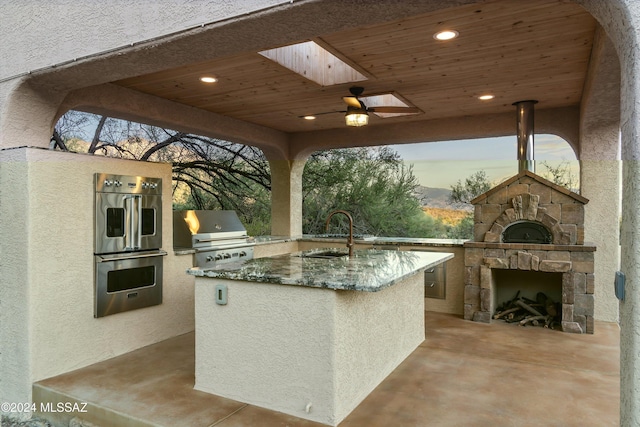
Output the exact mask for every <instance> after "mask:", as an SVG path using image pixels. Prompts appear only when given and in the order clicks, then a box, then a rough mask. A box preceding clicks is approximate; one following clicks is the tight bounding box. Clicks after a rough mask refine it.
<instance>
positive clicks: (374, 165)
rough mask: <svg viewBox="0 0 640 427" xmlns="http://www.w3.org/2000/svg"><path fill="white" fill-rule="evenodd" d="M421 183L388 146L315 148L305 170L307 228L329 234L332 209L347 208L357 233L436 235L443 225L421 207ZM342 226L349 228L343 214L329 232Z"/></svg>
mask: <svg viewBox="0 0 640 427" xmlns="http://www.w3.org/2000/svg"><path fill="white" fill-rule="evenodd" d="M417 186H418V182H417V179H416V177H415V176H414V175H413V172H412V170H411V168H407V167H406V166H404V164H403V163H402V161H401V160H400V157H399V155H398V154H397V153H396V152H395V151H393V150H391V149H390V148H388V147H378V148H373V147H366V148H364V147H363V148H349V149H337V150H327V151H319V152H316V153H314V154H313V155H312V156H311V157H310V158H309V160H308V161H307V164H306V166H305V170H304V174H303V232H304V233H307V234H322V233H325V221H326V218H327V216H328V214H329V213H330V212H331V211H333V210H335V209H344V210H346V211H348V212H350V213H351V214H352V216H353V218H354V223H355V224H354V232H355V233H358V234H371V235H377V236H400V237H436V236H437V235H438V234H439V233H442V232H443V231H444V226H443V225H442V223H441V222H440V221H437V220H435V219H433V218H432V217H430V216H428V215H426V214H425V213H424V212H423V211H422V209H421V206H420V202H419V200H418V199H417V198H416V197H415V195H414V190H415V189H416V187H417ZM338 231H340V232H342V233H344V232H346V231H347V221H346V219H345V218H344V217H342V216H339V217H334V219H332V222H331V228H330V232H331V233H337V232H338Z"/></svg>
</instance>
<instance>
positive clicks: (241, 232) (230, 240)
mask: <svg viewBox="0 0 640 427" xmlns="http://www.w3.org/2000/svg"><path fill="white" fill-rule="evenodd" d="M254 244H255V243H254V242H252V240H251V238H250V237H249V236H248V235H247V230H246V229H245V227H244V225H242V222H240V218H238V215H237V214H236V213H235V211H222V210H188V211H173V247H174V249H176V250H181V249H182V250H184V249H194V250H195V257H194V267H200V268H214V267H219V266H221V265H224V264H227V263H232V262H238V261H241V260H247V259H251V258H253V246H254Z"/></svg>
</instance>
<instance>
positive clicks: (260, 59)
mask: <svg viewBox="0 0 640 427" xmlns="http://www.w3.org/2000/svg"><path fill="white" fill-rule="evenodd" d="M362 7H364V5H362ZM396 7H397V6H396ZM325 19H326V18H325ZM290 24H291V25H295V24H294V23H290ZM596 28H597V24H596V21H595V20H594V19H593V17H592V16H591V15H590V14H589V13H587V12H586V11H585V10H584V9H583V8H582V7H580V6H579V5H577V4H575V3H573V2H566V1H558V0H536V1H527V2H523V1H513V0H495V1H487V2H480V3H474V4H468V5H463V6H458V7H451V8H446V9H441V10H436V11H433V12H429V13H422V14H419V15H413V16H408V17H404V18H401V19H395V20H391V21H388V22H382V23H378V24H375V25H369V26H356V27H353V28H348V29H342V30H340V31H337V32H327V33H326V34H317V36H316V37H313V38H311V39H309V38H306V39H300V40H297V41H296V42H305V41H308V40H313V41H315V42H317V43H318V44H320V45H321V46H323V47H324V48H326V49H327V50H328V51H330V52H331V53H332V54H334V55H336V56H337V57H339V58H340V59H342V60H343V61H345V62H346V63H348V64H349V65H351V66H352V67H354V68H355V69H356V70H357V71H359V72H361V73H362V74H364V75H365V77H366V80H364V81H360V82H357V83H349V82H347V83H341V84H337V85H326V86H322V85H320V84H317V83H315V82H313V81H311V80H309V79H307V78H305V77H303V76H301V75H298V74H296V73H294V72H293V71H291V70H289V69H288V68H285V67H283V66H282V65H279V64H277V63H275V62H273V61H271V60H269V59H267V58H265V57H264V56H262V55H260V54H259V53H258V51H257V50H256V51H249V52H244V53H240V54H237V53H236V54H233V55H228V56H219V57H215V58H212V59H204V60H202V61H200V62H190V63H184V62H183V63H179V62H178V63H167V64H166V67H165V68H164V69H162V70H160V71H154V72H151V73H147V74H142V75H137V76H135V77H127V78H121V79H118V80H115V81H112V83H114V84H116V85H119V86H122V87H124V88H128V89H131V90H134V91H139V92H143V93H146V94H149V95H153V96H156V97H160V98H164V99H168V100H171V101H174V102H177V103H180V104H184V105H187V106H192V107H195V108H198V109H202V110H206V111H209V112H213V113H217V114H220V115H223V116H228V117H231V118H234V119H238V120H241V121H243V122H248V123H252V124H255V125H259V126H263V127H267V128H271V129H274V130H276V131H282V132H286V133H300V132H306V131H319V130H329V129H340V128H344V127H345V123H344V114H343V113H339V112H337V111H344V110H345V109H346V108H345V107H346V106H345V104H344V103H343V101H342V97H343V96H347V95H349V87H351V86H353V85H357V86H362V87H364V88H365V93H364V95H375V94H381V93H389V92H391V93H394V94H396V95H397V96H399V97H400V98H401V99H403V100H405V101H407V102H408V103H409V105H412V106H415V107H417V108H419V109H420V110H421V113H419V114H415V115H408V116H401V117H389V118H380V117H377V116H375V115H371V120H370V127H373V126H383V125H387V124H394V125H398V124H400V125H402V124H403V123H407V122H414V121H424V120H437V119H443V118H456V117H457V118H460V117H469V116H481V115H491V114H502V113H514V111H515V110H514V107H513V106H512V104H513V103H514V102H517V101H522V100H530V99H533V100H537V101H538V102H539V103H538V105H537V108H538V109H551V108H561V107H572V106H579V104H580V102H581V99H582V93H583V88H584V86H585V79H586V76H587V71H588V68H589V60H590V55H591V49H592V46H593V43H594V38H595V35H596ZM445 29H452V30H455V31H457V32H458V33H459V37H457V38H456V39H453V40H449V41H438V40H435V39H434V37H433V36H434V34H435V33H436V32H438V31H440V30H445ZM276 47H279V46H265V47H264V48H276ZM203 75H214V76H215V77H216V78H217V79H218V82H217V83H214V84H204V83H202V82H200V81H199V77H200V76H203ZM484 94H492V95H494V96H495V98H494V99H492V100H488V101H482V100H479V99H478V96H480V95H484ZM332 111H336V113H332V114H323V115H320V116H318V117H317V119H316V120H311V121H309V120H303V119H302V118H301V116H303V115H306V114H312V113H323V112H332ZM514 133H515V127H514Z"/></svg>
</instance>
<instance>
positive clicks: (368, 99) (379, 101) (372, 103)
mask: <svg viewBox="0 0 640 427" xmlns="http://www.w3.org/2000/svg"><path fill="white" fill-rule="evenodd" d="M358 98H359V99H360V100H361V101H362V102H364V104H365V105H366V106H367V107H369V108H375V107H413V105H410V104H408V103H407V102H405V101H403V100H401V99H400V98H398V97H397V96H396V95H394V94H393V93H385V94H381V95H373V96H360V97H358ZM373 114H375V115H376V116H378V117H382V118H387V117H400V116H410V115H412V114H419V113H377V112H375V111H374V112H373Z"/></svg>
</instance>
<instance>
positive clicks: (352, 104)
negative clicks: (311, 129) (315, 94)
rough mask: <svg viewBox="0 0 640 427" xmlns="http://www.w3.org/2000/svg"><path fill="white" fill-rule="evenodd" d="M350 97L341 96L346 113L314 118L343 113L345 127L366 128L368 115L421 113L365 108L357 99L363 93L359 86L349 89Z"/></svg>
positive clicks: (411, 109)
mask: <svg viewBox="0 0 640 427" xmlns="http://www.w3.org/2000/svg"><path fill="white" fill-rule="evenodd" d="M349 92H350V93H351V96H343V97H342V100H343V101H344V102H345V104H347V110H346V111H331V112H327V113H319V114H314V116H317V115H321V114H330V113H345V123H346V124H347V126H366V125H367V124H368V123H369V113H381V114H417V113H421V112H422V111H421V110H420V109H419V108H416V107H399V106H393V107H392V106H388V107H385V106H377V107H367V106H366V105H365V103H364V102H363V101H362V100H360V99H359V97H360V95H362V93H363V92H364V88H363V87H360V86H352V87H350V88H349Z"/></svg>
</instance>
